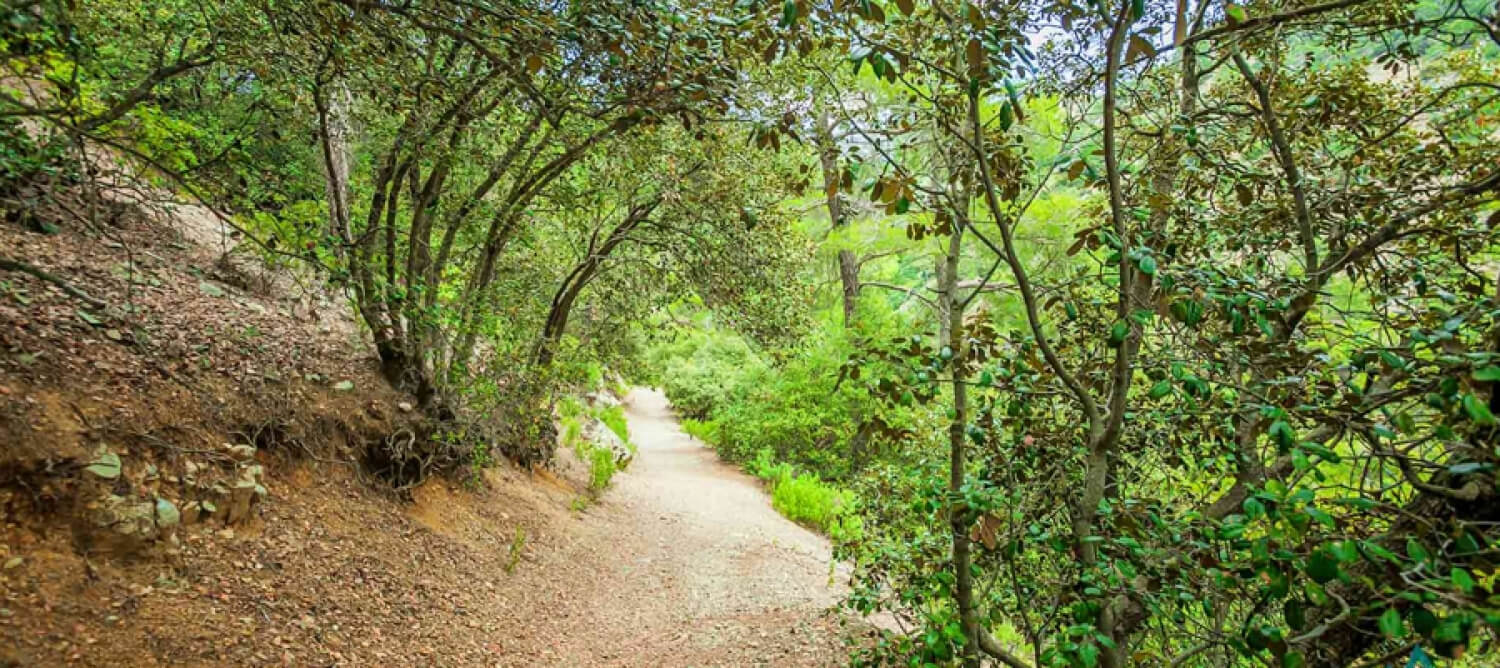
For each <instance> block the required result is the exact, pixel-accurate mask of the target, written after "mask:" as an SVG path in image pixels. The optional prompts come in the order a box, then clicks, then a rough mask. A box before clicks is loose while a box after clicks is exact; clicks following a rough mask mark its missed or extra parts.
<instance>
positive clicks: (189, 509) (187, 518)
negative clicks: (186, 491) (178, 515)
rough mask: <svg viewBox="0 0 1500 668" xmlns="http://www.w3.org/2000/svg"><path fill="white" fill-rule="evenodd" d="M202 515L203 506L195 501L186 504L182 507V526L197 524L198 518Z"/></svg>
mask: <svg viewBox="0 0 1500 668" xmlns="http://www.w3.org/2000/svg"><path fill="white" fill-rule="evenodd" d="M202 513H203V504H202V503H200V502H197V501H193V502H190V503H188V504H187V505H185V506H183V507H182V523H183V524H184V525H188V524H197V523H198V517H199V515H201V514H202Z"/></svg>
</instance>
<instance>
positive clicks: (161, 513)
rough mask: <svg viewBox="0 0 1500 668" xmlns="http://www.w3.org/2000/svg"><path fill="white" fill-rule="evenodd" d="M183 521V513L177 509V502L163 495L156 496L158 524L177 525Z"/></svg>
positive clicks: (163, 526)
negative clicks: (162, 496)
mask: <svg viewBox="0 0 1500 668" xmlns="http://www.w3.org/2000/svg"><path fill="white" fill-rule="evenodd" d="M181 523H182V513H181V512H179V511H178V510H177V506H176V504H173V503H172V502H171V501H168V500H166V499H163V498H161V497H157V498H156V526H157V527H161V528H166V527H175V526H177V525H178V524H181Z"/></svg>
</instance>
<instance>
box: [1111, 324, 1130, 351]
mask: <svg viewBox="0 0 1500 668" xmlns="http://www.w3.org/2000/svg"><path fill="white" fill-rule="evenodd" d="M1129 334H1130V325H1127V324H1125V321H1124V320H1121V321H1119V322H1116V323H1115V324H1114V325H1113V326H1111V327H1110V328H1109V347H1111V348H1118V347H1120V344H1122V343H1125V337H1126V336H1127V335H1129Z"/></svg>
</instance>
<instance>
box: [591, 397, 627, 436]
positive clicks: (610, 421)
mask: <svg viewBox="0 0 1500 668" xmlns="http://www.w3.org/2000/svg"><path fill="white" fill-rule="evenodd" d="M594 417H596V418H598V419H599V421H600V422H603V423H604V424H605V426H607V427H609V430H610V431H612V432H614V433H615V435H616V436H619V437H620V440H621V441H622V442H625V443H629V442H630V429H629V427H627V426H626V424H625V409H624V408H622V407H621V406H618V405H615V406H609V407H604V408H599V409H597V410H595V411H594Z"/></svg>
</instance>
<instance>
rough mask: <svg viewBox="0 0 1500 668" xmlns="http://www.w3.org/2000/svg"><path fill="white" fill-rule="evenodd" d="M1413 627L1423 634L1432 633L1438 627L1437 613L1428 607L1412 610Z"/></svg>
mask: <svg viewBox="0 0 1500 668" xmlns="http://www.w3.org/2000/svg"><path fill="white" fill-rule="evenodd" d="M1410 617H1411V627H1412V628H1413V629H1415V630H1416V632H1417V633H1419V634H1421V635H1424V636H1425V635H1431V634H1432V630H1433V629H1435V628H1437V625H1438V619H1437V615H1434V614H1432V611H1431V610H1428V609H1427V608H1415V609H1413V610H1412V611H1411V615H1410Z"/></svg>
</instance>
